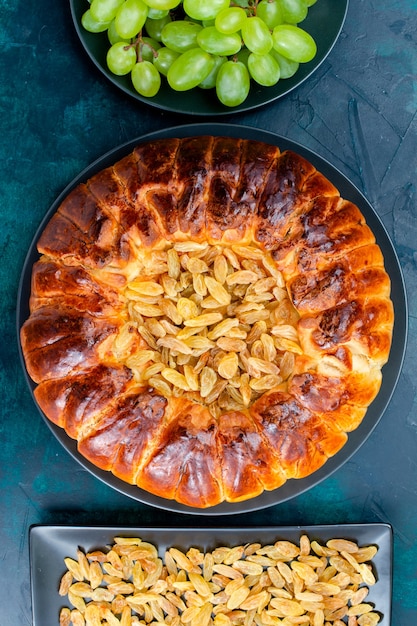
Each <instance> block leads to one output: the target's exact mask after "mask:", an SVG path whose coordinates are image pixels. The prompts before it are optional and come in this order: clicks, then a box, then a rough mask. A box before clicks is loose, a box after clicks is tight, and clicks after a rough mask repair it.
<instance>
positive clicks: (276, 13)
mask: <svg viewBox="0 0 417 626" xmlns="http://www.w3.org/2000/svg"><path fill="white" fill-rule="evenodd" d="M256 16H257V17H260V18H261V20H262V21H264V22H265V24H266V25H267V26H268V28H269V29H270V30H272V29H273V28H275V26H278V24H282V23H283V21H284V15H283V11H282V6H281V4H280V2H279V0H261V1H260V3H259V4H258V6H257V7H256Z"/></svg>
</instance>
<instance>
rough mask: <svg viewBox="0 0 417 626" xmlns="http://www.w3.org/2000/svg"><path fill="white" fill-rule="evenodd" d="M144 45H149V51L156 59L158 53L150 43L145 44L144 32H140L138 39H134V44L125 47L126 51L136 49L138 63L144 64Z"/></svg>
mask: <svg viewBox="0 0 417 626" xmlns="http://www.w3.org/2000/svg"><path fill="white" fill-rule="evenodd" d="M144 45H147V46H148V47H149V49H150V50H151V51H152V56H153V57H154V58H155V59H156V58H157V56H158V51H157V50H156V49H155V48H154V47H153V46H152V45H151V44H150V43H148V42H147V43H146V44H145V43H144V41H143V31H142V30H140V32H139V33H138V34H137V36H136V39H134V41H132V43H130V44H128V45H127V46H126V47H125V50H129V48H134V49H135V51H136V58H137V62H138V63H142V61H143V57H142V49H143V46H144Z"/></svg>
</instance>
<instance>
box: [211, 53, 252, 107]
mask: <svg viewBox="0 0 417 626" xmlns="http://www.w3.org/2000/svg"><path fill="white" fill-rule="evenodd" d="M249 88H250V77H249V72H248V69H247V67H246V65H245V64H244V63H242V62H241V61H226V63H223V65H222V66H221V67H220V69H219V72H218V74H217V81H216V94H217V97H218V99H219V100H220V102H221V103H222V104H224V105H225V106H228V107H234V106H237V105H238V104H242V102H244V101H245V100H246V98H247V97H248V94H249Z"/></svg>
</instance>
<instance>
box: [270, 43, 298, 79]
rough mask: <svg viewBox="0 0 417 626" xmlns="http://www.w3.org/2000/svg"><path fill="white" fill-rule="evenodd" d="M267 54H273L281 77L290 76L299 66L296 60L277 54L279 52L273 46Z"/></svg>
mask: <svg viewBox="0 0 417 626" xmlns="http://www.w3.org/2000/svg"><path fill="white" fill-rule="evenodd" d="M269 54H270V55H271V56H273V57H274V59H275V61H276V62H277V63H278V65H279V70H280V75H281V78H291V76H294V74H295V73H296V71H297V70H298V68H299V67H300V64H299V63H297V61H291V60H290V59H286V58H285V57H283V56H282V54H279V52H277V51H276V50H274V48H272V50H270V51H269Z"/></svg>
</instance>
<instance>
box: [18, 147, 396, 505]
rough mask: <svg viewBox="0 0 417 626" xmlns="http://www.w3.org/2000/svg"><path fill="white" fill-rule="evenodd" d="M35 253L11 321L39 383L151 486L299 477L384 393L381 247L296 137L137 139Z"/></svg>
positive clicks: (81, 434) (58, 408) (114, 460)
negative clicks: (17, 315) (289, 147)
mask: <svg viewBox="0 0 417 626" xmlns="http://www.w3.org/2000/svg"><path fill="white" fill-rule="evenodd" d="M38 250H39V253H40V255H41V256H40V259H39V261H38V262H36V263H35V265H34V267H33V274H32V291H31V298H30V311H31V312H30V317H29V319H28V320H27V321H26V322H25V324H24V325H23V327H22V330H21V344H22V351H23V354H24V357H25V361H26V366H27V370H28V373H29V375H30V376H31V378H32V379H33V381H34V382H35V383H36V385H37V386H36V388H35V391H34V394H35V397H36V400H37V402H38V404H39V406H40V408H41V409H42V411H43V412H44V413H45V415H46V416H47V417H48V418H49V420H51V422H53V423H54V424H57V425H58V426H60V427H62V428H63V429H65V431H66V433H67V434H68V435H69V436H70V437H72V438H74V439H76V440H77V442H78V450H79V452H80V453H81V455H83V456H84V457H85V458H86V459H88V460H89V461H90V462H91V463H93V464H94V465H95V466H97V467H99V468H101V469H103V470H107V471H109V472H112V473H113V474H114V475H115V476H117V477H118V478H120V479H121V480H123V481H126V482H127V483H130V484H135V485H137V486H138V487H140V488H141V489H144V490H146V491H147V492H150V493H152V494H156V495H158V496H160V497H162V498H167V499H175V500H176V501H178V502H180V503H183V504H185V505H188V506H191V507H198V508H204V507H212V506H215V505H217V504H219V503H221V502H223V501H228V502H238V501H241V500H246V499H249V498H253V497H256V496H257V495H259V494H260V493H262V492H263V491H264V490H272V489H277V488H279V487H280V486H281V485H283V483H285V481H287V480H288V479H298V478H303V477H305V476H308V475H310V474H312V473H313V472H315V471H316V470H317V469H318V468H320V467H321V466H322V465H323V464H324V463H325V462H326V460H327V459H328V458H329V457H331V456H333V455H334V454H335V453H337V452H338V451H339V450H340V449H341V448H342V446H343V445H344V444H345V443H346V441H347V434H346V433H348V432H350V431H353V430H354V429H356V428H357V427H358V426H359V424H360V423H361V421H362V419H363V418H364V416H365V414H366V410H367V407H368V406H369V404H370V403H371V402H372V400H373V399H374V398H375V396H376V395H377V393H378V391H379V388H380V384H381V368H382V366H383V365H384V363H385V362H386V361H387V359H388V355H389V350H390V344H391V338H392V329H393V307H392V303H391V300H390V280H389V277H388V275H387V273H386V271H385V269H384V260H383V256H382V253H381V250H380V248H379V247H378V245H377V244H376V243H375V238H374V235H373V234H372V232H371V230H370V229H369V227H368V226H367V225H366V223H365V219H364V217H363V215H362V214H361V212H360V211H359V209H358V208H357V207H356V206H355V205H354V204H352V203H350V202H348V201H346V200H344V199H342V198H341V197H340V195H339V192H338V190H337V189H336V188H335V187H334V186H333V185H332V183H331V182H329V181H328V180H327V179H326V178H325V177H324V176H323V175H322V174H320V173H319V172H318V171H317V170H316V169H315V167H314V166H313V165H311V164H310V163H309V162H307V161H306V160H305V159H303V158H302V157H300V156H298V155H297V154H295V153H293V152H289V151H287V152H283V153H281V152H280V150H279V149H278V148H277V147H275V146H271V145H267V144H265V143H261V142H257V141H252V140H241V139H234V138H222V137H217V138H215V137H209V136H203V137H190V138H183V139H161V140H156V141H152V142H148V143H144V144H142V145H139V146H138V147H137V148H136V149H135V150H134V151H133V152H132V153H131V154H129V155H128V156H127V157H125V158H123V159H122V160H120V161H119V162H117V163H116V164H115V165H114V166H112V167H109V168H107V169H105V170H103V171H101V172H100V173H98V174H97V175H95V176H93V177H92V178H91V179H90V180H88V181H87V182H86V183H85V184H80V185H79V186H77V187H76V188H75V189H74V190H73V191H72V192H71V193H70V194H69V195H68V196H67V197H66V199H65V200H64V201H63V202H62V204H61V206H60V207H59V209H58V210H57V212H56V213H55V214H54V215H53V216H52V218H51V220H50V222H49V223H48V224H47V226H46V228H45V229H44V231H43V233H42V235H41V237H40V240H39V242H38Z"/></svg>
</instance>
